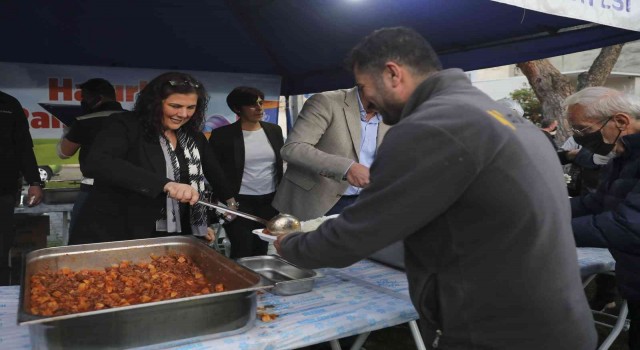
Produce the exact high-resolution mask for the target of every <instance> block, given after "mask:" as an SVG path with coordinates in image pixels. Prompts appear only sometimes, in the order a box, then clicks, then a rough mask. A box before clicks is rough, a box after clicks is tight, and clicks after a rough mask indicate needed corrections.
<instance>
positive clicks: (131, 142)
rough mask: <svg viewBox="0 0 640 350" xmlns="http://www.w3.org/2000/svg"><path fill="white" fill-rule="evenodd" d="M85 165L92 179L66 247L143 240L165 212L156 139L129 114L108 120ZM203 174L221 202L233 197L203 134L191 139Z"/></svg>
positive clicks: (163, 179) (161, 158) (163, 166)
mask: <svg viewBox="0 0 640 350" xmlns="http://www.w3.org/2000/svg"><path fill="white" fill-rule="evenodd" d="M109 118H110V121H109V123H108V125H107V126H106V127H105V129H104V130H103V131H102V132H101V133H100V134H98V137H97V138H96V140H95V142H94V145H93V149H92V150H91V153H90V154H89V159H88V160H87V170H88V172H89V174H90V176H91V177H93V178H94V179H95V182H94V188H93V191H92V192H91V194H90V195H89V197H88V198H87V202H86V204H85V205H84V206H83V207H82V209H81V212H80V214H79V216H78V221H77V223H76V225H75V227H74V231H73V232H71V234H70V243H71V244H81V243H92V242H106V241H117V240H126V239H136V238H148V237H150V236H151V234H152V233H153V232H154V231H155V223H156V220H157V219H159V218H160V215H161V210H162V208H164V207H165V205H166V202H165V199H166V195H165V193H164V192H163V188H164V185H166V184H167V183H168V182H169V181H170V180H169V179H168V178H167V176H166V172H167V170H166V164H165V159H164V155H163V153H162V148H161V147H160V142H159V140H158V139H155V140H147V139H146V138H145V137H144V135H143V127H142V125H141V123H140V121H139V118H137V117H136V116H135V115H134V114H133V113H131V112H127V113H120V114H116V115H112V116H111V117H109ZM194 136H195V138H196V144H197V147H198V151H199V152H200V159H201V161H202V169H203V172H204V175H205V177H206V179H207V180H208V181H209V183H210V184H211V185H212V187H213V190H214V194H215V195H216V196H217V197H218V198H219V199H221V200H226V199H229V198H231V197H232V196H233V195H232V193H231V191H230V190H229V185H228V184H227V181H226V179H225V178H224V175H223V173H222V169H220V165H219V164H218V162H217V160H216V158H215V157H214V156H213V154H212V152H211V149H210V148H209V146H208V145H207V139H206V138H205V137H204V135H203V134H202V133H196V134H195V135H194Z"/></svg>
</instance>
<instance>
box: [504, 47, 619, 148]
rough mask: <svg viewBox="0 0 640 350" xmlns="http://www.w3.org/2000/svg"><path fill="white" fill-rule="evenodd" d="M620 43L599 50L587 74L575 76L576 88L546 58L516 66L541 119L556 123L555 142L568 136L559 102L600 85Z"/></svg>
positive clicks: (617, 54)
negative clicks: (538, 105) (524, 80)
mask: <svg viewBox="0 0 640 350" xmlns="http://www.w3.org/2000/svg"><path fill="white" fill-rule="evenodd" d="M623 46H624V44H617V45H613V46H608V47H605V48H603V49H602V50H600V54H599V55H598V57H596V59H595V60H594V61H593V64H592V65H591V67H590V68H589V71H587V72H583V73H581V74H580V75H578V84H577V89H574V87H573V86H572V85H571V82H570V81H569V79H568V78H567V77H565V76H564V75H562V73H560V71H559V70H558V69H557V68H556V67H554V66H553V65H552V64H551V62H549V61H548V60H546V59H543V60H536V61H528V62H523V63H518V64H517V65H516V66H517V67H518V68H520V70H521V71H522V73H523V74H524V75H525V76H526V77H527V80H529V84H530V85H531V88H532V89H533V91H534V92H535V94H536V96H537V97H538V100H540V104H541V105H542V115H543V116H544V118H552V119H556V120H557V121H558V133H557V134H556V139H557V140H558V141H559V142H564V140H566V139H567V137H569V136H570V135H569V133H568V131H567V123H566V120H565V115H564V108H563V107H562V102H563V101H564V99H565V98H567V97H568V96H569V95H571V94H573V93H574V92H576V91H580V90H582V89H584V88H586V87H590V86H602V85H604V83H605V82H606V81H607V78H608V77H609V74H611V71H612V70H613V66H614V65H615V64H616V62H617V61H618V57H620V52H621V51H622V47H623Z"/></svg>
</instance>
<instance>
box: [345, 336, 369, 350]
mask: <svg viewBox="0 0 640 350" xmlns="http://www.w3.org/2000/svg"><path fill="white" fill-rule="evenodd" d="M369 334H371V332H365V333H362V334H358V337H357V338H356V340H355V341H354V342H353V345H351V348H350V349H349V350H360V348H361V347H362V345H364V342H365V341H367V337H369Z"/></svg>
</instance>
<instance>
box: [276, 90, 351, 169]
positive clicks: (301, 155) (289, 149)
mask: <svg viewBox="0 0 640 350" xmlns="http://www.w3.org/2000/svg"><path fill="white" fill-rule="evenodd" d="M331 103H332V102H331V101H330V100H329V98H328V97H327V96H325V95H324V94H316V95H313V96H311V98H309V99H308V100H307V102H305V104H304V107H303V108H302V111H300V114H299V115H298V119H297V120H296V123H295V126H294V128H293V130H292V131H291V134H289V137H288V138H287V142H286V143H285V144H284V146H283V147H282V150H281V151H280V154H281V155H282V159H283V160H285V161H287V162H288V163H289V164H295V165H296V166H299V167H302V168H304V169H307V170H309V171H310V172H313V173H316V174H322V175H323V176H326V177H329V178H331V179H334V180H336V181H342V180H343V177H344V176H346V175H347V171H348V170H349V167H350V166H351V164H353V163H354V160H353V159H349V158H345V157H342V156H338V155H334V154H329V153H326V152H323V151H321V150H319V149H317V148H316V147H315V146H316V144H317V143H318V142H319V141H320V139H321V138H322V136H323V135H324V134H325V132H326V131H327V129H329V128H330V127H331V125H332V120H333V112H332V111H331V108H330V106H331ZM343 132H344V133H345V137H347V138H348V137H349V130H346V129H345V130H344V131H343Z"/></svg>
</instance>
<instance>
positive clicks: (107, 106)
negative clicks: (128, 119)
mask: <svg viewBox="0 0 640 350" xmlns="http://www.w3.org/2000/svg"><path fill="white" fill-rule="evenodd" d="M122 111H124V110H123V109H122V105H120V103H119V102H117V101H108V102H105V103H103V104H101V105H100V106H98V107H97V108H96V109H95V110H93V111H91V113H87V114H85V115H81V116H79V117H77V118H76V121H75V122H74V123H73V124H71V128H70V130H69V133H67V134H66V135H65V138H66V139H67V140H69V141H71V142H75V143H78V144H80V145H81V148H80V156H79V157H78V158H79V160H80V170H82V172H83V173H84V172H85V169H84V167H85V163H86V161H87V157H88V156H89V151H90V150H91V145H92V144H93V141H94V140H95V138H96V136H98V133H100V130H102V128H103V127H104V125H105V122H106V121H107V120H108V118H106V117H109V116H110V115H111V114H114V113H118V112H122Z"/></svg>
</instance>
